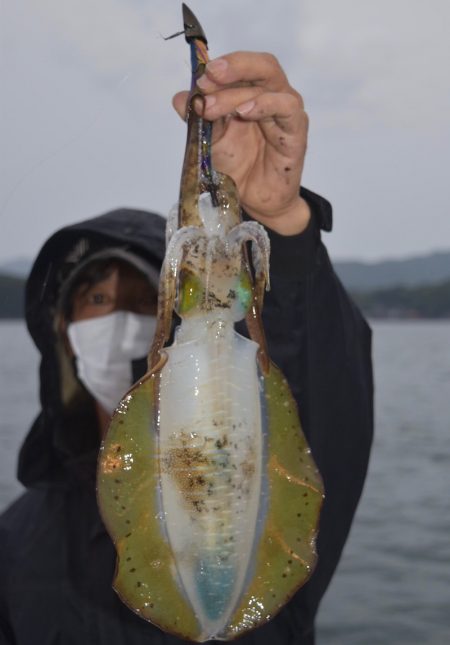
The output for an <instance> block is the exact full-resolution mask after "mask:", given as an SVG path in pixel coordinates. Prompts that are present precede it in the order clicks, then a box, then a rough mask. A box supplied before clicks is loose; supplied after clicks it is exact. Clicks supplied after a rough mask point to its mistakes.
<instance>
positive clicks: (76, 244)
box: [18, 208, 166, 487]
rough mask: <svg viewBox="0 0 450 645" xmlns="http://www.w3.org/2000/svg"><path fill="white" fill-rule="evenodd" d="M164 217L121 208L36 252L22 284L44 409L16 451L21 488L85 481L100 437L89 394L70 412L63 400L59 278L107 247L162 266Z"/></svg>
mask: <svg viewBox="0 0 450 645" xmlns="http://www.w3.org/2000/svg"><path fill="white" fill-rule="evenodd" d="M165 223H166V220H165V219H164V218H163V217H161V216H160V215H156V214H155V213H150V212H146V211H141V210H131V209H127V208H121V209H118V210H114V211H111V212H108V213H105V214H104V215H100V216H99V217H95V218H93V219H88V220H85V221H83V222H79V223H78V224H74V225H73V226H68V227H66V228H63V229H61V230H59V231H57V232H56V233H54V235H52V236H51V237H50V238H49V239H48V240H47V242H46V243H45V244H44V246H43V247H42V249H41V251H40V253H39V255H38V256H37V258H36V261H35V263H34V265H33V267H32V270H31V273H30V275H29V278H28V281H27V285H26V292H25V315H26V322H27V326H28V330H29V332H30V334H31V337H32V338H33V341H34V343H35V344H36V346H37V348H38V350H39V352H40V354H41V364H40V401H41V408H42V409H41V412H40V414H39V416H38V417H37V419H36V420H35V422H34V423H33V425H32V427H31V430H30V432H29V434H28V436H27V437H26V439H25V441H24V444H23V446H22V448H21V451H20V455H19V466H18V478H19V481H20V482H21V483H22V484H24V486H27V487H29V486H47V485H49V484H52V485H57V484H60V485H66V483H67V481H68V479H70V474H71V473H73V472H75V471H77V477H78V476H79V474H80V473H83V471H84V470H85V472H86V478H87V479H89V480H90V479H92V477H93V474H94V473H95V458H96V453H97V451H98V446H99V438H98V434H97V433H96V432H95V428H96V421H95V410H94V406H93V402H92V399H90V398H89V397H87V396H86V398H85V401H84V403H83V405H80V406H77V408H73V409H72V410H70V413H69V412H68V410H67V408H66V406H65V405H64V403H63V400H62V392H61V390H62V388H61V382H62V379H63V372H64V365H62V363H61V352H60V346H61V341H60V339H59V338H58V335H57V334H56V332H55V316H56V309H57V304H58V300H59V295H60V290H61V286H62V284H63V283H64V281H65V280H66V279H67V277H68V276H69V275H70V274H71V272H72V271H73V269H74V268H75V266H77V265H78V264H79V263H80V262H83V261H85V260H87V259H88V258H89V256H91V255H92V254H95V253H98V252H99V251H101V250H102V249H104V248H107V247H111V246H113V247H115V248H123V249H124V250H126V251H131V252H133V253H135V254H137V255H138V256H140V257H142V258H143V259H144V260H146V262H148V263H149V264H150V265H151V266H153V267H155V269H156V270H159V268H160V266H161V262H162V259H163V257H164V248H165ZM93 429H94V431H93ZM68 475H69V477H68Z"/></svg>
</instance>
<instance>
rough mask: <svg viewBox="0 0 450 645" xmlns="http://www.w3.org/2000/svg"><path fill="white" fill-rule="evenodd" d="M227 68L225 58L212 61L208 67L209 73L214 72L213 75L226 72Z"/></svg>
mask: <svg viewBox="0 0 450 645" xmlns="http://www.w3.org/2000/svg"><path fill="white" fill-rule="evenodd" d="M227 67H228V63H227V61H226V60H225V59H224V58H215V59H214V60H210V61H209V63H208V64H207V65H206V69H207V70H208V72H212V73H213V74H217V73H221V72H224V71H225V70H226V68H227Z"/></svg>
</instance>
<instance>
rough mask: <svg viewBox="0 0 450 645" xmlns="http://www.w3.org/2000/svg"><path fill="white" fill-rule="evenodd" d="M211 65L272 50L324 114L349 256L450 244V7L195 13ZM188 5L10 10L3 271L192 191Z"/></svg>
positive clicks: (202, 1) (316, 127) (380, 5)
mask: <svg viewBox="0 0 450 645" xmlns="http://www.w3.org/2000/svg"><path fill="white" fill-rule="evenodd" d="M189 6H190V7H191V9H192V10H193V11H194V13H195V14H196V15H197V17H198V18H199V20H200V22H201V23H202V25H203V27H204V30H205V32H206V35H207V37H208V40H209V47H210V55H211V57H215V56H218V55H220V54H223V53H226V52H230V51H234V50H254V51H270V52H272V53H274V54H275V55H276V56H277V57H278V59H279V61H280V63H281V64H282V66H283V67H284V69H285V71H286V73H287V75H288V78H289V80H290V83H291V85H292V86H294V87H295V88H296V89H297V90H298V91H300V93H301V94H302V96H303V97H304V101H305V106H306V111H307V112H308V115H309V118H310V132H309V144H308V152H307V157H306V163H305V170H304V174H303V179H302V183H303V184H304V185H305V186H307V187H308V188H310V189H311V190H314V191H315V192H318V193H320V194H322V195H324V196H325V197H327V198H328V199H329V200H330V201H331V203H332V204H333V209H334V230H333V232H332V233H331V234H325V235H324V241H325V243H326V245H327V247H328V248H329V250H330V252H331V254H332V256H333V258H335V259H363V260H367V261H374V260H378V259H382V258H392V257H396V258H400V257H406V256H410V255H422V254H426V253H428V252H431V251H434V250H443V249H449V248H450V217H449V215H450V208H449V199H448V194H447V187H448V185H449V183H450V182H449V177H450V174H449V169H450V71H449V61H450V39H449V38H448V33H449V28H450V2H448V0H428V2H426V3H425V2H423V0H377V2H374V1H373V0H301V1H299V0H279V1H278V2H277V3H275V2H270V3H269V2H267V0H246V1H245V2H243V1H242V0H226V2H225V1H223V0H208V1H206V0H189ZM181 28H182V18H181V2H179V1H178V0H177V1H175V0H38V1H37V0H14V1H13V0H9V1H8V0H3V2H2V3H1V4H0V81H1V88H2V89H1V95H2V99H1V105H0V149H1V151H2V152H1V159H0V263H3V262H6V261H8V260H10V259H13V258H17V257H29V258H32V257H34V256H35V255H36V253H37V251H38V249H39V247H40V246H41V245H42V243H43V242H44V241H45V240H46V239H47V237H48V236H49V235H50V234H51V233H53V232H54V231H55V230H57V229H58V228H61V227H62V226H65V225H66V224H69V223H73V222H75V221H78V220H81V219H86V218H88V217H91V216H94V215H97V214H99V213H102V212H105V211H107V210H109V209H112V208H117V207H120V206H129V207H135V208H143V209H147V210H155V211H157V212H160V213H161V214H166V213H167V212H168V210H169V209H170V208H171V206H172V205H173V204H174V203H175V201H176V199H177V195H178V187H179V180H180V172H181V164H182V158H183V150H184V144H185V124H184V123H183V122H182V121H181V120H180V119H179V118H178V117H177V115H176V114H175V112H174V111H173V109H172V107H171V97H172V95H173V94H174V93H175V92H177V91H179V90H180V89H185V88H187V87H188V85H189V77H190V70H189V51H188V48H187V45H186V43H185V41H184V39H183V38H178V39H174V40H170V41H165V40H164V39H163V36H165V35H170V34H172V33H174V32H175V31H178V30H179V29H181Z"/></svg>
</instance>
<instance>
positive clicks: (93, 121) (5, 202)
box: [0, 73, 130, 217]
mask: <svg viewBox="0 0 450 645" xmlns="http://www.w3.org/2000/svg"><path fill="white" fill-rule="evenodd" d="M129 78H130V74H128V73H126V74H125V75H124V76H123V77H122V78H121V79H120V80H119V81H118V83H116V85H115V86H114V88H113V92H114V93H115V92H117V91H118V90H119V89H120V87H121V86H122V85H123V84H124V83H126V81H127V80H128V79H129ZM105 109H106V107H105V105H103V106H102V107H100V108H99V109H98V111H97V113H96V114H95V115H94V117H93V118H92V119H90V120H89V121H88V122H87V123H85V124H83V126H82V127H81V128H80V129H78V130H77V131H76V132H75V134H73V135H72V136H70V137H69V138H68V139H66V140H65V141H64V142H63V143H62V144H61V145H59V146H57V147H56V148H54V149H53V150H51V151H50V152H49V153H48V154H46V155H44V156H43V157H41V158H40V159H38V160H37V161H36V162H35V163H33V164H32V165H31V166H30V168H28V170H26V171H25V172H24V173H23V174H22V175H21V176H20V177H19V179H18V180H17V181H16V183H15V184H13V186H12V188H11V189H10V190H9V191H8V192H7V194H6V197H5V199H4V200H3V203H2V205H1V207H0V217H2V216H3V214H4V212H5V210H6V208H7V207H8V205H9V203H10V202H11V199H12V198H13V197H14V195H15V194H16V192H17V190H18V189H19V188H20V187H21V186H22V185H23V184H24V182H25V181H26V180H27V179H28V178H29V177H31V176H32V175H33V173H34V172H35V171H36V170H37V169H38V168H40V167H41V166H43V165H45V164H46V163H47V161H49V160H50V159H52V158H53V157H55V156H57V155H59V154H60V153H61V152H62V151H63V150H65V149H66V148H68V147H70V146H71V145H72V144H73V143H75V142H76V141H78V140H79V139H80V138H82V137H83V135H85V134H86V133H87V132H89V130H90V129H91V128H92V127H93V126H94V125H95V124H96V123H97V122H98V120H99V119H100V117H101V116H102V114H103V113H104V112H105Z"/></svg>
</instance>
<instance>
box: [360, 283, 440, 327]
mask: <svg viewBox="0 0 450 645" xmlns="http://www.w3.org/2000/svg"><path fill="white" fill-rule="evenodd" d="M352 296H353V299H354V300H355V301H356V302H357V304H358V305H359V307H360V308H361V309H362V310H363V312H364V313H365V314H366V316H369V317H372V318H447V319H449V320H450V280H446V281H445V282H441V283H439V284H435V285H423V286H419V287H393V288H390V289H377V290H374V291H367V292H353V293H352Z"/></svg>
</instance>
